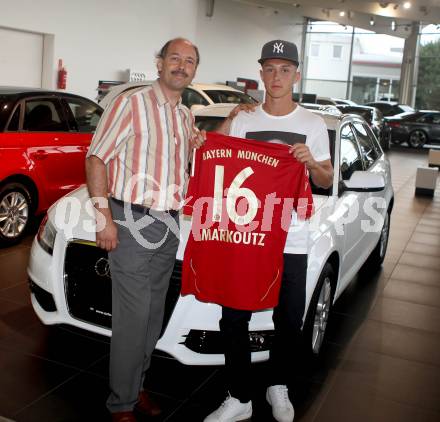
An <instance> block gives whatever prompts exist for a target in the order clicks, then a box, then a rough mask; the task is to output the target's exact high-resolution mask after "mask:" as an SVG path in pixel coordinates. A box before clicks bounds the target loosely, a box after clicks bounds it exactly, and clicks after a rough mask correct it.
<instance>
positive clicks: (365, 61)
mask: <svg viewBox="0 0 440 422" xmlns="http://www.w3.org/2000/svg"><path fill="white" fill-rule="evenodd" d="M403 47H404V39H402V38H398V37H392V36H389V35H383V34H376V33H374V32H372V31H367V30H364V29H360V28H354V27H350V26H344V25H339V24H337V23H333V22H322V21H309V23H308V26H307V33H306V54H305V63H304V68H303V83H302V91H303V92H304V93H309V94H317V95H318V96H323V97H332V98H347V99H351V100H353V101H355V102H357V103H359V104H363V103H367V102H371V101H377V100H397V99H398V95H399V79H400V70H401V66H402V58H403Z"/></svg>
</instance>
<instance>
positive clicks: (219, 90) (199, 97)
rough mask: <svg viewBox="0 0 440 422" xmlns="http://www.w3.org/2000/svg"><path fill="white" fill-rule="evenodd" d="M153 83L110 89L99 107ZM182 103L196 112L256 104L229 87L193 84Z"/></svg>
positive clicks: (126, 84)
mask: <svg viewBox="0 0 440 422" xmlns="http://www.w3.org/2000/svg"><path fill="white" fill-rule="evenodd" d="M150 84H151V81H144V82H127V83H124V84H121V85H116V86H114V87H113V88H111V89H110V91H109V92H108V93H107V95H106V96H105V97H104V98H103V99H102V100H101V101H100V103H99V105H100V106H101V107H102V108H105V107H106V106H107V105H108V104H109V103H110V101H112V100H113V98H115V97H116V95H118V94H119V93H121V92H124V91H128V90H130V89H133V88H137V87H142V86H147V85H150ZM182 103H183V104H185V105H186V106H187V107H188V108H189V109H191V111H193V112H195V111H196V110H199V109H201V108H204V107H206V106H208V105H212V104H256V103H257V101H256V100H255V99H254V98H252V97H251V96H250V95H247V94H245V93H244V92H242V91H239V90H238V89H235V88H232V87H231V86H228V85H220V84H196V83H194V84H191V85H189V86H188V87H187V88H185V90H184V91H183V93H182Z"/></svg>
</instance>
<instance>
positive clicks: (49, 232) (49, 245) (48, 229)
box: [37, 214, 57, 255]
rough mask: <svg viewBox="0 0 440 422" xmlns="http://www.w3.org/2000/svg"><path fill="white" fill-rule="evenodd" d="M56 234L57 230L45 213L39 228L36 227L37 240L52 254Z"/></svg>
mask: <svg viewBox="0 0 440 422" xmlns="http://www.w3.org/2000/svg"><path fill="white" fill-rule="evenodd" d="M56 236H57V231H56V229H55V227H54V226H53V225H52V223H51V222H50V221H49V220H48V217H47V214H46V215H45V216H44V218H43V221H42V222H41V224H40V228H39V229H38V234H37V241H38V243H39V244H40V246H41V247H42V248H43V249H44V250H45V251H46V252H47V253H48V254H49V255H52V254H53V245H54V244H55V238H56Z"/></svg>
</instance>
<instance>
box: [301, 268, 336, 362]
mask: <svg viewBox="0 0 440 422" xmlns="http://www.w3.org/2000/svg"><path fill="white" fill-rule="evenodd" d="M333 294H334V271H333V267H332V266H331V265H330V264H329V263H326V264H325V266H324V268H323V270H322V273H321V275H320V276H319V280H318V283H317V284H316V288H315V291H314V292H313V296H312V299H311V301H310V305H309V309H308V311H307V317H306V320H305V323H304V340H305V344H306V349H307V350H309V351H310V352H311V353H312V355H318V354H319V352H320V350H321V348H322V344H323V342H324V338H325V334H326V330H327V323H328V319H329V316H330V311H331V308H332V303H333Z"/></svg>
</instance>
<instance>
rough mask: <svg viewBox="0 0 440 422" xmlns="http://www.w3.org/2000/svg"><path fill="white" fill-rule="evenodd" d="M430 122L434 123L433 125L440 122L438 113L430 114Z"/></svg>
mask: <svg viewBox="0 0 440 422" xmlns="http://www.w3.org/2000/svg"><path fill="white" fill-rule="evenodd" d="M432 123H434V124H435V125H438V124H440V113H433V114H432Z"/></svg>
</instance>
